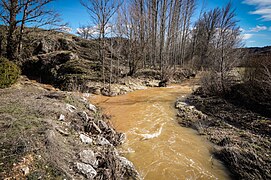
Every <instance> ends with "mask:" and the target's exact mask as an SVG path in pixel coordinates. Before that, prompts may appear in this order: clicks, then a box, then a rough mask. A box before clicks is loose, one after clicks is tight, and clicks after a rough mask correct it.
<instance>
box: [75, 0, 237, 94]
mask: <svg viewBox="0 0 271 180" xmlns="http://www.w3.org/2000/svg"><path fill="white" fill-rule="evenodd" d="M81 3H82V4H83V6H84V7H85V8H86V9H87V10H88V12H89V14H90V17H91V20H92V22H93V24H92V26H90V25H86V26H82V27H81V28H80V31H78V32H77V33H78V34H79V35H80V36H81V37H83V38H93V37H95V34H94V32H96V33H97V32H98V33H97V34H99V37H98V39H99V40H100V42H101V53H100V58H101V59H102V61H103V62H104V53H105V51H104V50H103V49H104V48H103V46H105V42H106V41H105V37H110V36H108V35H106V33H107V32H108V31H109V30H106V29H109V28H110V31H114V34H115V36H116V37H121V38H119V41H122V42H119V44H123V45H125V48H126V51H125V54H123V55H124V59H126V61H127V67H129V75H133V74H135V73H136V72H137V71H138V70H139V69H142V68H152V69H156V70H160V71H161V73H162V76H163V77H162V78H166V76H169V73H172V72H174V71H175V70H176V67H184V66H189V67H192V68H195V69H202V68H204V69H209V70H212V71H214V72H215V73H216V75H219V79H220V80H219V84H217V85H219V88H220V89H221V91H225V89H226V85H225V83H224V82H226V81H227V77H228V73H229V71H230V70H231V68H232V67H233V66H234V65H235V64H236V62H237V58H238V57H239V56H237V53H238V48H239V47H240V46H241V37H240V28H239V27H238V26H237V20H236V19H235V18H236V15H235V11H234V9H233V8H232V6H231V3H228V4H227V5H226V6H224V7H222V8H215V9H212V10H209V11H207V12H203V9H202V10H201V13H200V15H199V17H198V18H197V20H196V21H192V18H193V19H195V12H196V6H197V4H196V1H195V0H132V1H116V0H115V1H114V0H102V1H99V0H82V1H81ZM95 30H96V31H95ZM103 69H104V63H103Z"/></svg>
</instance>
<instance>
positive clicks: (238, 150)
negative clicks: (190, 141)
mask: <svg viewBox="0 0 271 180" xmlns="http://www.w3.org/2000/svg"><path fill="white" fill-rule="evenodd" d="M176 108H177V109H178V117H179V118H178V122H179V124H181V125H182V126H185V127H191V128H193V129H196V130H197V131H198V132H199V134H200V135H203V136H205V137H206V138H207V139H208V140H209V141H211V142H212V143H214V148H213V154H214V155H215V156H216V157H217V158H218V159H220V160H222V161H223V162H224V163H225V165H226V166H227V167H228V169H229V170H230V171H231V173H232V178H234V179H271V171H270V169H271V160H270V157H271V150H270V149H271V136H270V134H271V123H270V122H271V120H270V118H266V117H263V116H261V115H259V114H257V113H254V112H252V111H249V110H246V109H243V108H241V107H238V106H236V105H233V104H231V103H229V102H227V101H226V100H224V99H221V98H218V97H206V96H205V97H201V96H199V95H191V96H190V97H188V98H187V99H186V100H185V102H184V101H182V100H179V101H177V102H176Z"/></svg>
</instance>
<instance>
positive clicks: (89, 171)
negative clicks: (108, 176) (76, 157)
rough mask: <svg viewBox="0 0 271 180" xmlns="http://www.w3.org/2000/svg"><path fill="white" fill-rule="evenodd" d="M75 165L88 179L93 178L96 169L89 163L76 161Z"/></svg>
mask: <svg viewBox="0 0 271 180" xmlns="http://www.w3.org/2000/svg"><path fill="white" fill-rule="evenodd" d="M76 167H77V169H78V171H79V172H80V173H81V174H83V175H84V176H85V177H86V178H88V179H93V178H94V177H95V176H96V175H97V172H96V170H95V169H94V168H93V167H92V166H91V165H89V164H85V163H76Z"/></svg>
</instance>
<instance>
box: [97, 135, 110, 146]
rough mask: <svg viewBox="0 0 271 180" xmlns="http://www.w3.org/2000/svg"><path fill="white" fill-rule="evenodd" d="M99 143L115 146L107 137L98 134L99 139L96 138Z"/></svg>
mask: <svg viewBox="0 0 271 180" xmlns="http://www.w3.org/2000/svg"><path fill="white" fill-rule="evenodd" d="M96 142H97V144H99V145H102V146H104V145H109V146H113V145H112V144H111V143H110V142H109V141H108V140H107V139H105V138H104V137H102V136H98V138H97V140H96Z"/></svg>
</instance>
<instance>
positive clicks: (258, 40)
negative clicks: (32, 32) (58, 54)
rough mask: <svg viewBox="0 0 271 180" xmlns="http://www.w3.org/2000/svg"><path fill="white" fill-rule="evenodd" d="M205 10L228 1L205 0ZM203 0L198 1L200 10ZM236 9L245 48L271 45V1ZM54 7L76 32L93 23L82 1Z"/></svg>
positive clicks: (239, 1) (245, 2) (240, 3)
mask: <svg viewBox="0 0 271 180" xmlns="http://www.w3.org/2000/svg"><path fill="white" fill-rule="evenodd" d="M205 1H206V2H205V3H206V4H205V10H209V9H212V8H215V7H217V6H219V7H222V6H224V5H225V4H227V2H228V0H205ZM202 2H203V0H197V3H198V6H197V7H198V8H197V11H200V6H201V4H202ZM231 2H232V4H233V7H234V8H235V9H236V15H237V17H236V19H237V20H239V22H238V25H239V26H240V27H241V28H242V34H243V38H244V43H245V46H247V47H256V46H257V47H262V46H268V45H271V0H232V1H231ZM52 6H53V7H54V9H55V10H57V11H58V12H59V13H60V14H61V15H62V16H61V17H62V19H63V20H64V22H68V23H69V26H70V27H71V28H72V29H73V32H75V31H76V28H78V27H79V25H86V24H89V23H90V22H91V20H90V17H89V15H88V13H87V12H86V10H85V8H83V7H82V5H81V4H80V0H56V1H55V2H54V3H53V4H52Z"/></svg>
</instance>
